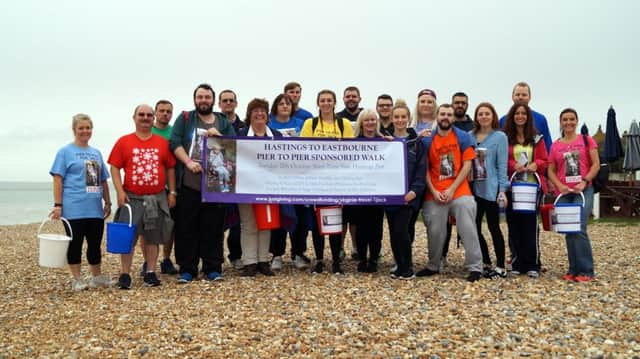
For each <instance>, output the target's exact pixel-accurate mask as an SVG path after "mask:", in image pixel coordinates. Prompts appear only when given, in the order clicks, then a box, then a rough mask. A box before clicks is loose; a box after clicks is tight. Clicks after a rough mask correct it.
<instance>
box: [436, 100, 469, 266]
mask: <svg viewBox="0 0 640 359" xmlns="http://www.w3.org/2000/svg"><path fill="white" fill-rule="evenodd" d="M451 105H452V106H453V117H454V122H453V125H454V126H456V127H457V128H459V129H461V130H462V131H464V132H469V131H471V130H473V120H472V119H471V117H469V115H467V109H468V108H469V97H468V96H467V94H466V93H464V92H456V93H454V94H453V96H451ZM452 227H453V225H452V224H451V222H448V223H447V237H446V239H445V241H444V248H443V249H442V265H441V269H442V268H444V266H445V265H446V263H447V254H448V253H449V243H450V242H451V228H452ZM459 244H460V235H459V234H458V245H459Z"/></svg>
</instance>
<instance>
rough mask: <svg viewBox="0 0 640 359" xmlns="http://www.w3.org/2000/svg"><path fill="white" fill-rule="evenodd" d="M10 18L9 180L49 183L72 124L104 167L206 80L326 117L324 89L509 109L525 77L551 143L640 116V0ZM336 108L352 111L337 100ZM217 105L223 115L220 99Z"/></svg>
mask: <svg viewBox="0 0 640 359" xmlns="http://www.w3.org/2000/svg"><path fill="white" fill-rule="evenodd" d="M2 7H3V9H2V12H1V13H0V43H2V46H3V51H2V56H1V57H0V74H1V76H0V78H1V79H2V80H0V81H1V84H2V85H1V87H0V101H1V104H2V108H3V112H4V113H3V116H2V118H1V119H0V121H2V126H0V151H1V153H2V157H1V162H0V167H1V168H2V169H3V170H2V174H1V175H0V180H29V181H47V180H49V178H50V177H49V175H48V171H49V168H50V166H51V163H52V161H53V157H54V154H55V152H56V151H57V149H58V148H60V147H61V146H62V145H64V144H66V143H68V142H70V141H71V140H72V133H71V129H70V124H71V116H72V115H73V114H75V113H78V112H84V113H87V114H89V115H91V116H92V118H93V120H94V126H95V127H94V135H93V139H92V141H91V144H92V145H93V146H95V147H97V148H98V149H100V150H101V151H102V154H103V156H104V157H105V160H106V158H107V157H108V155H109V151H110V149H111V146H112V145H113V143H114V142H115V141H116V139H117V138H118V137H119V136H121V135H123V134H125V133H129V132H131V131H132V130H133V122H132V119H131V115H132V111H133V109H134V107H135V106H136V105H137V104H139V103H149V104H153V103H155V101H156V100H158V99H160V98H167V99H169V100H171V101H173V103H174V105H175V109H174V110H175V113H174V118H175V116H176V115H177V113H178V112H179V111H181V110H187V109H191V108H192V107H193V104H192V98H191V95H192V91H193V89H194V88H195V86H196V85H197V84H198V83H201V82H208V83H210V84H211V85H212V86H213V87H214V88H215V89H216V90H217V91H219V90H221V89H223V88H231V89H234V90H235V91H236V92H237V93H238V97H239V102H240V105H239V112H240V113H242V114H243V113H244V107H245V106H246V104H247V102H248V101H249V100H250V99H251V98H253V97H263V98H266V99H268V100H269V101H272V100H273V98H274V97H275V96H276V95H277V94H278V93H279V92H280V91H281V90H282V87H283V85H284V84H285V83H286V82H288V81H292V80H295V81H298V82H301V83H302V87H303V97H302V106H303V107H305V108H306V109H308V110H310V111H312V112H316V107H315V104H314V101H315V95H316V93H317V92H318V91H319V90H320V89H323V88H330V89H333V90H334V91H336V92H337V93H338V94H339V97H341V96H340V95H341V93H342V90H343V89H344V87H346V86H348V85H356V86H358V87H360V89H361V92H362V97H363V103H362V104H363V105H364V106H365V107H372V106H373V105H374V104H375V98H376V96H377V95H379V94H380V93H383V92H385V93H389V94H391V95H392V96H393V97H394V99H395V98H404V99H405V100H407V102H408V103H409V105H410V107H413V105H414V103H415V96H416V94H417V92H418V91H419V90H420V89H422V88H431V89H433V90H435V91H436V93H437V95H438V102H439V103H441V102H448V101H450V98H451V94H452V93H454V92H456V91H465V92H467V93H468V94H469V96H470V102H471V106H470V112H473V109H474V107H475V104H477V103H478V102H481V101H489V102H491V103H493V104H494V105H495V106H496V109H497V110H498V112H499V113H500V114H504V113H505V112H506V111H507V110H508V108H509V106H510V105H511V89H512V87H513V85H514V84H515V83H516V82H518V81H527V82H529V83H530V84H531V87H532V101H531V106H532V107H533V108H534V109H536V110H537V111H539V112H542V113H543V114H545V115H546V116H547V118H548V120H549V122H550V123H549V127H550V128H551V130H552V136H553V137H554V138H556V137H557V136H558V134H559V132H558V120H557V116H558V114H559V112H560V110H561V109H562V108H564V107H567V106H571V107H574V108H576V110H577V111H578V113H579V115H580V120H581V121H582V122H586V123H587V125H588V126H589V128H590V130H591V131H592V133H593V132H594V131H595V130H596V128H597V125H598V124H602V125H603V128H604V127H605V118H606V112H607V109H608V107H609V105H613V106H614V107H615V109H616V111H617V114H618V129H619V132H620V133H622V132H623V131H624V130H627V129H628V128H629V126H630V123H631V119H632V118H640V108H638V106H637V105H638V100H637V98H638V95H639V91H638V84H639V83H640V71H638V69H637V68H636V66H637V62H638V58H639V55H640V41H638V39H639V38H640V27H638V25H637V19H635V17H637V16H638V14H640V2H638V1H549V0H542V1H528V2H523V1H517V2H516V1H455V2H451V1H359V0H358V1H337V0H327V1H322V2H313V3H311V2H305V1H284V0H283V1H245V0H239V1H226V2H215V1H185V2H175V1H126V2H125V1H110V2H103V3H97V2H92V1H55V2H49V1H11V2H8V3H7V4H3V5H2ZM339 105H340V106H339V107H340V108H341V107H342V106H341V105H342V102H341V100H339ZM216 108H217V104H216Z"/></svg>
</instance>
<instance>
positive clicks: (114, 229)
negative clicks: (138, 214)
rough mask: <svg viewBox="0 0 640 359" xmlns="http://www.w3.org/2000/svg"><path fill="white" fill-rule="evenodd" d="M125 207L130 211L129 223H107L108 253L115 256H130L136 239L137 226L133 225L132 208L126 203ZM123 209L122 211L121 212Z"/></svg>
mask: <svg viewBox="0 0 640 359" xmlns="http://www.w3.org/2000/svg"><path fill="white" fill-rule="evenodd" d="M124 207H127V209H128V210H129V223H122V222H111V223H107V252H109V253H114V254H129V253H131V248H132V247H133V241H134V239H135V238H136V225H135V224H131V220H132V218H133V213H132V212H131V206H130V205H129V204H128V203H126V204H125V205H124ZM121 210H122V208H121V209H120V211H121Z"/></svg>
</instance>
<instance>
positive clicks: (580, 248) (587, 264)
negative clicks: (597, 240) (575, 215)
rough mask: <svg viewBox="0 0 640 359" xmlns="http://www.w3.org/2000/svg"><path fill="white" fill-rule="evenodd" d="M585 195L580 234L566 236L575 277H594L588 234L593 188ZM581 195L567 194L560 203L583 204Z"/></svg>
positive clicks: (585, 192) (572, 272)
mask: <svg viewBox="0 0 640 359" xmlns="http://www.w3.org/2000/svg"><path fill="white" fill-rule="evenodd" d="M582 194H584V202H585V203H584V209H583V211H582V223H581V226H580V232H577V233H569V234H566V235H565V241H566V242H567V254H568V256H569V272H568V273H570V274H573V275H586V276H590V277H593V276H594V275H595V272H594V271H593V254H592V252H591V241H589V235H588V234H587V222H588V221H589V215H590V214H591V210H592V209H593V187H592V186H589V187H588V188H586V189H585V190H584V191H583V192H582ZM581 202H582V198H581V197H580V195H579V194H567V195H564V196H562V197H561V198H560V199H559V200H558V203H581Z"/></svg>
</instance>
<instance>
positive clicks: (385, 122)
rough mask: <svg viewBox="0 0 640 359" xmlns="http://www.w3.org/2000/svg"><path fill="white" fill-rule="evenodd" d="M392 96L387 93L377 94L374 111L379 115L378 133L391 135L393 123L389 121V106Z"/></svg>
mask: <svg viewBox="0 0 640 359" xmlns="http://www.w3.org/2000/svg"><path fill="white" fill-rule="evenodd" d="M392 107H393V98H391V96H389V95H387V94H382V95H380V96H378V99H377V100H376V112H378V117H380V133H382V134H383V135H384V136H393V123H392V122H391V108H392Z"/></svg>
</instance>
